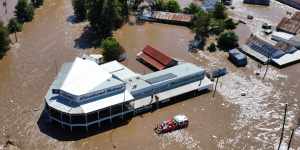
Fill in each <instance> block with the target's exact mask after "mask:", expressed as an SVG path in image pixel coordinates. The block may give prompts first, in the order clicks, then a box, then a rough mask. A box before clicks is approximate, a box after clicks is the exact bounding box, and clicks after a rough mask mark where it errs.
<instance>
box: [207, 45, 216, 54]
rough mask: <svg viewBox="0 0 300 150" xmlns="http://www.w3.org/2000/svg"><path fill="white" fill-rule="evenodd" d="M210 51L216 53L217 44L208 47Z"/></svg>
mask: <svg viewBox="0 0 300 150" xmlns="http://www.w3.org/2000/svg"><path fill="white" fill-rule="evenodd" d="M207 49H208V51H210V52H215V51H216V50H217V47H216V44H215V43H211V44H210V45H209V46H208V47H207Z"/></svg>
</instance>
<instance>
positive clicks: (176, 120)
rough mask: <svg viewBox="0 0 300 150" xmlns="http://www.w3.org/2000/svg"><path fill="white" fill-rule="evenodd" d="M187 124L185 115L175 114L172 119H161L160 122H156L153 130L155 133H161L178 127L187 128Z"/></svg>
mask: <svg viewBox="0 0 300 150" xmlns="http://www.w3.org/2000/svg"><path fill="white" fill-rule="evenodd" d="M188 125H189V120H188V118H187V117H186V116H185V115H176V116H174V117H173V118H172V119H168V120H166V121H163V122H162V123H161V124H158V125H157V126H156V127H155V128H154V131H155V132H156V133H157V134H163V133H167V132H172V131H175V130H178V129H183V128H187V127H188Z"/></svg>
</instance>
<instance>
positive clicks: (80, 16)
mask: <svg viewBox="0 0 300 150" xmlns="http://www.w3.org/2000/svg"><path fill="white" fill-rule="evenodd" d="M72 5H73V9H74V14H75V16H76V18H77V20H79V21H82V20H85V19H86V17H87V5H86V1H85V0H72Z"/></svg>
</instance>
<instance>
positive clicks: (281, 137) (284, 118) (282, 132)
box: [278, 104, 288, 150]
mask: <svg viewBox="0 0 300 150" xmlns="http://www.w3.org/2000/svg"><path fill="white" fill-rule="evenodd" d="M287 107H288V105H287V104H285V108H284V117H283V124H282V130H281V135H280V141H279V144H278V150H279V149H280V146H281V143H282V139H283V134H284V125H285V120H286V112H287Z"/></svg>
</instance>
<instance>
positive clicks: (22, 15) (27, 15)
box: [15, 0, 34, 23]
mask: <svg viewBox="0 0 300 150" xmlns="http://www.w3.org/2000/svg"><path fill="white" fill-rule="evenodd" d="M15 9H16V10H15V15H16V17H17V19H18V21H19V22H20V23H24V22H28V21H31V20H32V19H33V17H34V7H33V5H32V4H29V3H28V1H27V0H19V1H18V4H17V5H16V7H15Z"/></svg>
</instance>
